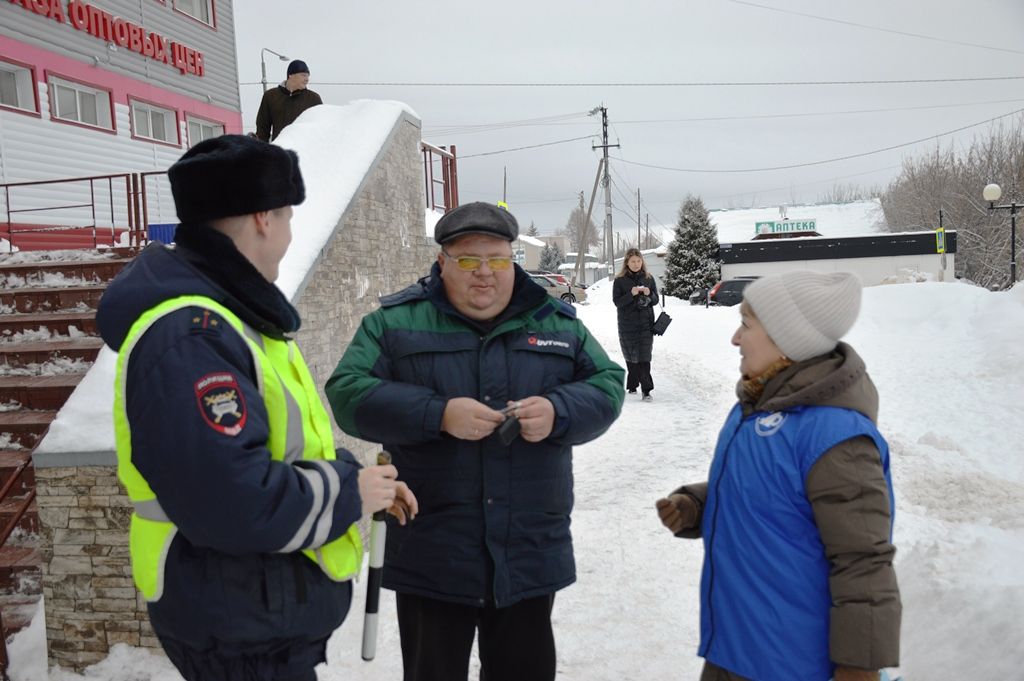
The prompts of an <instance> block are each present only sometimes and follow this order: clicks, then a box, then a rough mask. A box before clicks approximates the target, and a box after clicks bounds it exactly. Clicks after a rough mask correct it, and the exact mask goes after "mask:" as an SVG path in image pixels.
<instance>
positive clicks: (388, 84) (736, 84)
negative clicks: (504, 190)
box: [239, 76, 1024, 88]
mask: <svg viewBox="0 0 1024 681" xmlns="http://www.w3.org/2000/svg"><path fill="white" fill-rule="evenodd" d="M1006 80H1024V76H984V77H978V78H904V79H893V80H882V79H875V80H807V81H796V80H793V81H706V82H700V81H690V82H686V81H682V82H646V83H644V82H632V83H622V82H619V83H597V82H595V83H538V82H519V83H515V82H505V83H484V82H466V83H442V82H420V83H415V82H412V81H363V82H357V81H342V82H331V81H317V82H316V85H317V87H323V86H339V87H511V88H532V87H538V88H550V87H579V88H584V87H623V88H627V87H628V88H640V87H776V86H783V85H786V86H816V85H911V84H922V83H980V82H993V81H1006ZM239 85H262V83H261V82H260V81H255V82H245V83H239Z"/></svg>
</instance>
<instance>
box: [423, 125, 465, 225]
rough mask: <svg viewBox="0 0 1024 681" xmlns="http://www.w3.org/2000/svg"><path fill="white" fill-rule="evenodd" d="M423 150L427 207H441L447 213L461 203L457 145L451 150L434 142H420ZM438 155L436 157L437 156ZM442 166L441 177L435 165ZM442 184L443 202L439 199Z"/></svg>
mask: <svg viewBox="0 0 1024 681" xmlns="http://www.w3.org/2000/svg"><path fill="white" fill-rule="evenodd" d="M420 148H421V149H422V150H423V181H424V183H425V184H426V193H427V196H426V198H427V208H429V209H430V210H438V209H441V210H443V211H444V212H445V213H447V212H448V211H450V210H451V209H453V208H457V207H458V205H459V169H458V159H457V158H456V155H455V145H454V144H453V145H451V147H450V149H451V150H450V151H449V150H448V149H445V148H444V147H435V146H434V145H433V144H428V143H426V142H420ZM435 157H436V158H435ZM436 165H439V166H440V174H441V179H437V177H436V175H435V171H434V169H435V166H436ZM438 185H440V191H441V202H440V203H439V202H438V200H437V190H438Z"/></svg>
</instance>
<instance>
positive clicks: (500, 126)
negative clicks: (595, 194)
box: [424, 111, 589, 135]
mask: <svg viewBox="0 0 1024 681" xmlns="http://www.w3.org/2000/svg"><path fill="white" fill-rule="evenodd" d="M586 116H589V114H588V113H587V112H586V111H581V112H578V113H571V114H559V115H557V116H541V117H539V118H524V119H522V120H518V121H504V122H501V123H467V124H465V125H433V126H425V127H424V131H425V132H430V133H431V134H439V135H452V134H463V135H467V134H471V133H475V132H490V131H491V130H504V129H507V128H520V127H532V126H535V125H551V124H555V123H559V122H563V121H566V120H569V119H573V118H583V117H586ZM578 125H583V123H579V124H578Z"/></svg>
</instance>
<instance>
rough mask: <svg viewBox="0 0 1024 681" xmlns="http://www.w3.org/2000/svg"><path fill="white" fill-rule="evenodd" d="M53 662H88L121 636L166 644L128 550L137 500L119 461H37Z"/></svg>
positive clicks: (48, 635) (102, 655)
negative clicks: (152, 621)
mask: <svg viewBox="0 0 1024 681" xmlns="http://www.w3.org/2000/svg"><path fill="white" fill-rule="evenodd" d="M35 473H36V492H37V496H36V500H37V504H38V506H39V521H40V523H39V524H40V534H41V535H42V539H43V542H42V546H43V548H42V553H43V566H42V567H43V598H44V602H45V604H46V638H47V641H48V644H49V651H50V662H51V664H59V665H61V666H62V667H70V668H72V669H82V668H83V667H86V666H88V665H90V664H94V663H96V662H99V661H100V660H102V659H103V658H105V657H106V656H107V651H108V650H109V648H110V646H112V645H114V644H115V643H127V644H129V645H135V646H138V645H143V646H148V647H159V643H158V642H157V640H156V638H155V637H154V636H153V631H152V629H150V626H149V619H148V617H147V615H146V606H145V602H144V601H143V600H142V598H141V597H140V596H138V595H137V594H136V592H135V586H134V585H133V584H132V576H131V565H130V563H129V557H128V519H129V517H130V516H131V504H130V503H129V501H128V496H127V495H126V494H125V493H124V490H123V489H122V488H121V487H120V485H119V484H118V481H117V470H116V468H115V467H114V466H80V467H58V468H40V467H37V468H36V471H35Z"/></svg>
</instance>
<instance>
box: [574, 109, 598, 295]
mask: <svg viewBox="0 0 1024 681" xmlns="http://www.w3.org/2000/svg"><path fill="white" fill-rule="evenodd" d="M594 111H597V109H594ZM591 113H593V112H591ZM603 168H604V159H601V160H600V161H598V162H597V174H596V175H595V176H594V188H593V189H591V190H590V205H589V206H587V217H585V218H583V230H582V234H581V235H580V243H583V244H586V245H587V246H586V250H588V251H589V250H590V216H591V214H592V213H593V212H594V199H595V198H597V185H598V184H600V183H601V170H602V169H603ZM582 194H583V193H582V192H580V195H581V196H582ZM581 207H582V204H581ZM579 255H580V254H579V253H577V254H576V256H577V257H576V278H575V279H574V280H573V281H586V278H585V277H584V278H582V279H581V278H580V277H581V276H583V275H582V272H583V267H584V265H585V262H584V259H583V258H580V257H579ZM584 257H586V251H584ZM587 283H593V282H587Z"/></svg>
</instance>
